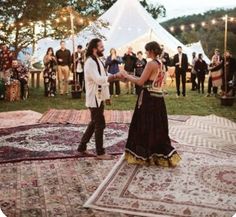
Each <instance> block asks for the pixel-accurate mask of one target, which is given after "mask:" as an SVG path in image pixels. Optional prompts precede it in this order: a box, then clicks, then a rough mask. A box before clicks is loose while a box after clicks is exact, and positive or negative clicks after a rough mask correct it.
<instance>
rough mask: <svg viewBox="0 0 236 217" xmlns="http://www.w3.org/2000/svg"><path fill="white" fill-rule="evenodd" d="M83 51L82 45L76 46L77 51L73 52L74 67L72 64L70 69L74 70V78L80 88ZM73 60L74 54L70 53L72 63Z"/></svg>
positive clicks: (82, 81)
mask: <svg viewBox="0 0 236 217" xmlns="http://www.w3.org/2000/svg"><path fill="white" fill-rule="evenodd" d="M84 61H85V58H84V51H83V47H82V45H78V46H77V51H76V52H75V67H74V65H73V64H72V71H73V72H74V70H76V80H77V81H79V85H80V87H81V89H83V90H85V88H84ZM73 62H74V54H72V63H73Z"/></svg>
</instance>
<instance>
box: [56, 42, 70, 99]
mask: <svg viewBox="0 0 236 217" xmlns="http://www.w3.org/2000/svg"><path fill="white" fill-rule="evenodd" d="M60 45H61V49H60V50H58V51H57V52H56V58H57V63H58V88H59V91H60V94H61V95H63V94H67V95H68V94H69V87H68V83H69V76H70V65H71V54H70V51H69V50H68V49H66V44H65V41H61V43H60Z"/></svg>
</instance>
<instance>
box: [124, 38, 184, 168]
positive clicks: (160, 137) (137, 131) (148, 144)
mask: <svg viewBox="0 0 236 217" xmlns="http://www.w3.org/2000/svg"><path fill="white" fill-rule="evenodd" d="M145 49H146V54H147V58H150V59H152V61H150V62H148V63H147V65H146V67H145V69H144V72H143V74H142V76H141V77H140V78H138V77H134V76H132V75H128V74H127V73H126V72H123V73H122V74H123V76H124V77H125V78H126V79H127V80H128V81H130V82H132V83H134V84H136V85H139V86H141V87H142V91H141V93H140V95H139V98H138V100H137V104H136V108H135V111H134V115H133V118H132V121H131V125H130V129H129V136H128V140H127V144H126V149H125V159H126V160H127V161H128V163H133V164H145V165H150V164H155V165H160V166H166V167H174V166H176V165H177V164H178V162H179V161H180V160H181V158H180V156H179V155H178V153H177V152H176V150H175V149H174V148H173V147H172V146H171V141H170V137H169V135H168V119H167V111H166V106H165V102H164V98H163V93H162V91H161V88H162V84H163V79H164V73H163V71H162V70H161V69H162V63H161V62H159V61H158V60H157V57H158V55H160V54H161V48H160V46H159V44H158V43H157V42H150V43H148V44H146V46H145Z"/></svg>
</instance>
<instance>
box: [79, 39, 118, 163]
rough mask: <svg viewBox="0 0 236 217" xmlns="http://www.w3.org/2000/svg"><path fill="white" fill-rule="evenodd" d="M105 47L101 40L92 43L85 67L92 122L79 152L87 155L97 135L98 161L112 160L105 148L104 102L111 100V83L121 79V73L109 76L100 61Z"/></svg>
mask: <svg viewBox="0 0 236 217" xmlns="http://www.w3.org/2000/svg"><path fill="white" fill-rule="evenodd" d="M103 52H104V46H103V42H102V41H101V40H100V39H97V38H95V39H93V40H91V41H90V43H89V45H88V48H87V53H86V57H87V60H86V62H85V65H84V73H85V87H86V107H88V108H89V110H90V113H91V122H90V123H89V125H88V128H87V129H86V132H85V133H84V135H83V137H82V139H81V143H80V145H79V147H78V152H80V153H82V154H86V149H87V143H88V142H89V141H90V139H91V137H92V135H93V133H95V143H96V152H97V159H98V160H111V159H112V157H111V156H110V155H107V154H105V149H104V148H103V132H104V129H105V118H104V102H106V100H108V99H110V94H109V82H112V81H115V80H117V79H121V78H122V76H121V74H120V73H118V74H115V75H107V74H106V71H105V67H104V64H103V63H102V61H101V60H100V58H101V57H103Z"/></svg>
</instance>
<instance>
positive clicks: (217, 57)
mask: <svg viewBox="0 0 236 217" xmlns="http://www.w3.org/2000/svg"><path fill="white" fill-rule="evenodd" d="M213 58H214V59H215V61H218V62H221V61H223V57H222V56H221V55H220V50H219V49H218V48H216V49H215V51H214V55H213V57H212V58H211V60H212V62H213Z"/></svg>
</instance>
